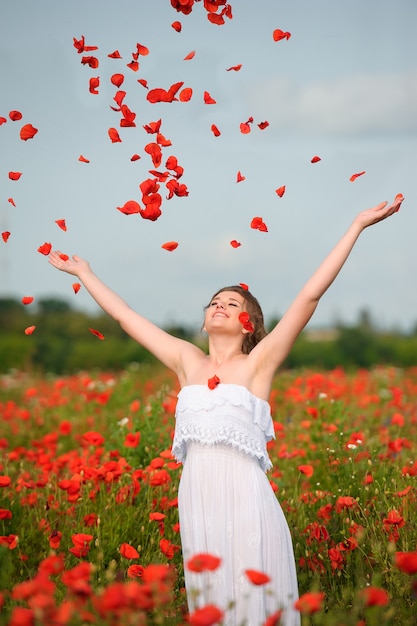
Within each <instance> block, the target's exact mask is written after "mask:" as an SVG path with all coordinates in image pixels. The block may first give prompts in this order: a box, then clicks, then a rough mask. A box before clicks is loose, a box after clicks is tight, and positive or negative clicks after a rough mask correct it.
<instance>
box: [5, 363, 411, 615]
mask: <svg viewBox="0 0 417 626" xmlns="http://www.w3.org/2000/svg"><path fill="white" fill-rule="evenodd" d="M0 389H1V400H0V410H1V435H0V604H1V607H2V609H1V615H0V623H1V624H2V626H6V625H7V626H32V625H38V624H39V625H40V624H48V625H56V626H60V625H65V624H68V625H74V626H76V625H81V624H100V625H103V626H107V625H113V624H172V625H179V624H187V623H191V624H195V625H206V626H208V625H210V624H221V619H222V612H221V607H214V606H207V607H203V608H202V609H201V610H199V611H196V612H195V613H194V614H192V615H189V614H188V612H187V605H186V597H185V591H184V583H183V563H182V555H181V546H180V537H179V523H178V515H177V487H178V481H179V477H180V472H181V465H179V464H177V463H176V462H175V460H174V459H173V458H172V457H171V454H170V446H171V440H172V435H173V429H174V411H175V404H176V395H177V393H178V388H177V386H176V383H175V382H174V380H173V379H172V378H171V376H170V374H169V373H168V372H166V371H165V370H163V369H160V368H157V367H156V366H142V365H141V366H139V365H136V366H135V365H132V366H130V367H129V368H127V369H126V370H124V371H121V372H118V373H110V372H108V373H106V372H99V371H97V372H90V373H87V372H80V373H77V374H73V375H68V376H59V377H58V376H52V375H50V376H46V377H42V378H41V377H39V376H35V375H29V374H24V373H19V372H17V371H16V372H12V373H10V374H7V375H3V376H2V378H1V379H0ZM270 405H271V410H272V416H273V420H274V428H275V434H276V439H275V440H274V441H272V442H271V444H269V454H270V457H271V460H272V462H273V469H272V470H271V471H270V472H269V474H268V477H269V479H270V482H271V487H272V488H273V489H274V491H275V492H276V495H277V497H278V498H279V500H280V502H281V505H282V507H283V510H284V512H285V515H286V517H287V520H288V523H289V526H290V529H291V533H292V535H293V542H294V550H295V555H296V563H297V569H298V578H299V588H300V589H299V590H300V600H299V601H298V603H297V608H298V609H299V610H300V612H301V616H302V624H303V626H305V625H306V624H315V625H317V626H322V625H323V626H336V625H338V626H341V625H342V624H343V625H345V626H364V625H372V624H379V625H381V626H382V625H387V624H394V623H395V624H401V625H402V626H412V625H413V624H415V623H416V615H417V598H416V596H417V527H416V524H415V519H416V512H417V484H416V480H417V369H415V368H413V369H409V370H399V369H394V368H388V367H386V368H382V367H381V368H375V369H373V370H357V371H355V372H347V371H344V370H343V369H335V370H333V371H329V372H320V371H307V370H306V371H288V372H282V373H281V374H280V375H279V376H277V378H276V380H275V384H274V387H273V390H272V392H271V397H270ZM219 559H221V555H195V557H194V558H193V559H191V561H189V562H187V563H186V567H190V568H193V569H194V570H195V571H201V572H202V575H204V571H205V570H210V569H213V568H215V567H217V564H218V562H219ZM247 576H248V577H249V579H250V580H251V583H252V584H253V585H259V584H265V583H266V582H267V580H268V578H267V575H265V573H264V572H254V571H247ZM273 624H275V625H278V624H279V612H278V613H276V614H274V615H271V616H270V617H269V619H268V620H267V621H266V623H265V626H272V625H273ZM251 626H252V625H251Z"/></svg>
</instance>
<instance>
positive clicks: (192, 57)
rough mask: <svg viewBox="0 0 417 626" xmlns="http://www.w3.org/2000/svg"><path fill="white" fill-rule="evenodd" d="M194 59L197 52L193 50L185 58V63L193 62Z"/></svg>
mask: <svg viewBox="0 0 417 626" xmlns="http://www.w3.org/2000/svg"><path fill="white" fill-rule="evenodd" d="M194 57H195V50H191V52H189V53H188V54H187V56H185V57H184V61H191V59H194Z"/></svg>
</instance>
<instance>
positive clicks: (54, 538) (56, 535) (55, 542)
mask: <svg viewBox="0 0 417 626" xmlns="http://www.w3.org/2000/svg"><path fill="white" fill-rule="evenodd" d="M61 539H62V533H61V532H60V531H59V530H54V531H53V532H52V533H51V534H50V535H49V546H50V547H51V548H52V550H58V548H59V546H60V543H61Z"/></svg>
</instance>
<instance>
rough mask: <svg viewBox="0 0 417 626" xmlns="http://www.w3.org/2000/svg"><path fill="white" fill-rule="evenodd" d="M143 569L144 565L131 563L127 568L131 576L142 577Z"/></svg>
mask: <svg viewBox="0 0 417 626" xmlns="http://www.w3.org/2000/svg"><path fill="white" fill-rule="evenodd" d="M143 569H144V568H143V565H130V566H129V567H128V568H127V572H126V574H127V575H128V576H129V578H142V575H143Z"/></svg>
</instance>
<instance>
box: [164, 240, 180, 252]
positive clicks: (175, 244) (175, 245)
mask: <svg viewBox="0 0 417 626" xmlns="http://www.w3.org/2000/svg"><path fill="white" fill-rule="evenodd" d="M161 248H163V249H164V250H168V252H172V251H173V250H175V248H178V242H177V241H167V242H166V243H163V244H162V246H161Z"/></svg>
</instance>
